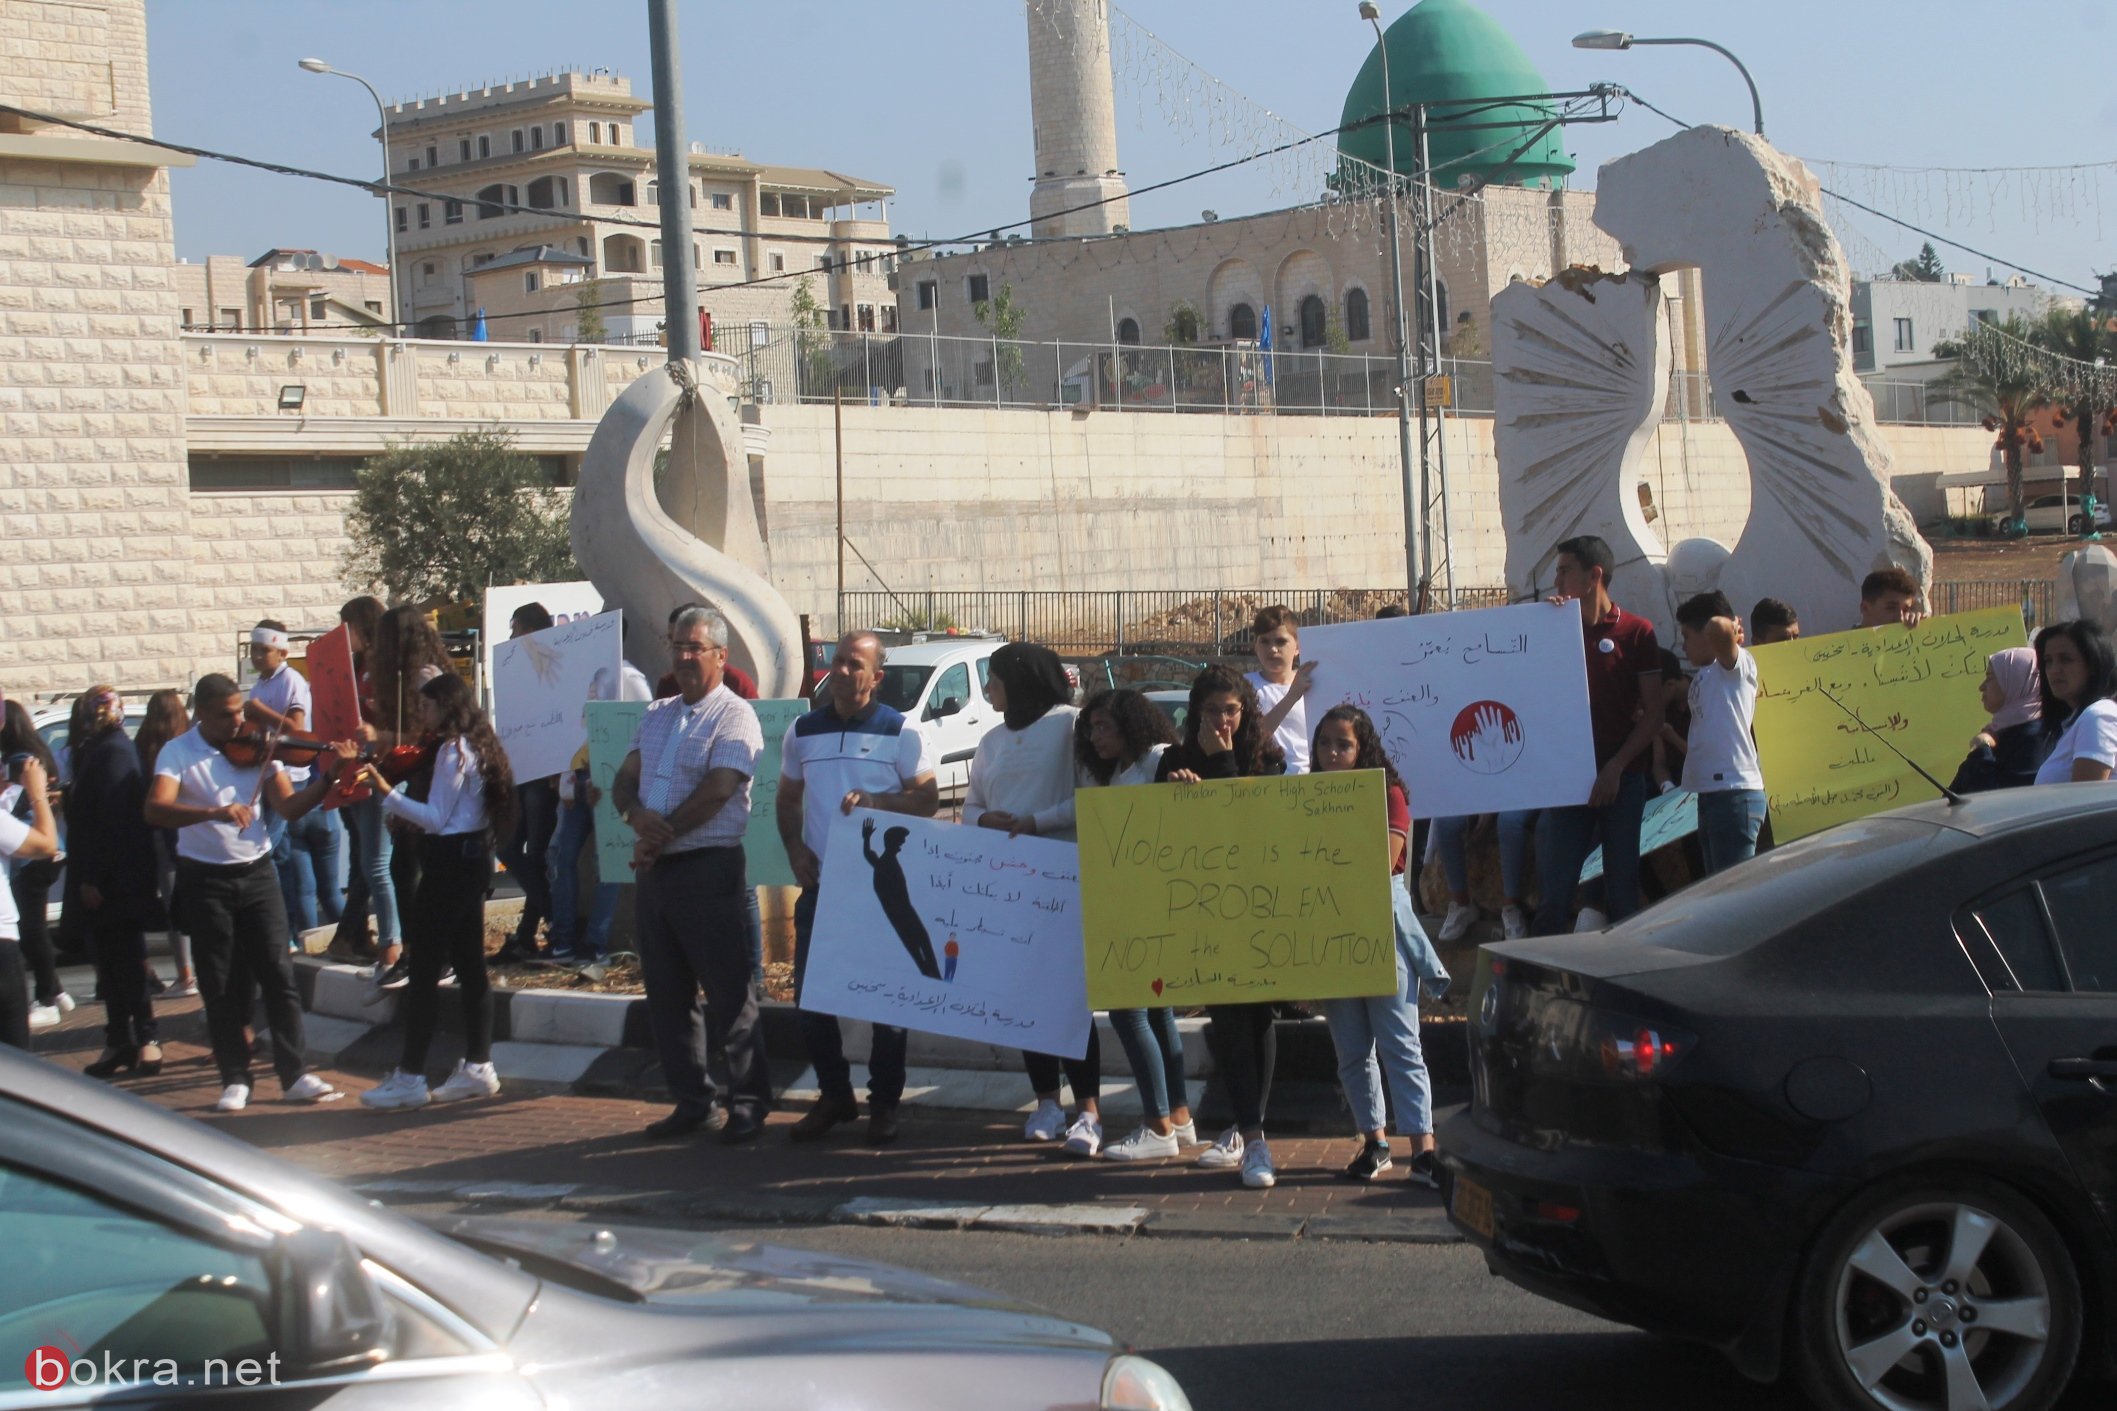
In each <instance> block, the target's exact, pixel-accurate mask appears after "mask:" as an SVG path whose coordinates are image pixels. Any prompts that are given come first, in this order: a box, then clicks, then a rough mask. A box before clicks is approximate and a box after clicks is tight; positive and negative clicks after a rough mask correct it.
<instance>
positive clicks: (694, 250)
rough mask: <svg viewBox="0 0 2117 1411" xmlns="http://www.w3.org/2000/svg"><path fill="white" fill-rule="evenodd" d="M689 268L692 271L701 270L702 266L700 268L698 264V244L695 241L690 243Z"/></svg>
mask: <svg viewBox="0 0 2117 1411" xmlns="http://www.w3.org/2000/svg"><path fill="white" fill-rule="evenodd" d="M691 268H693V269H699V268H702V266H701V265H700V264H699V258H698V242H697V241H696V240H694V241H692V242H691Z"/></svg>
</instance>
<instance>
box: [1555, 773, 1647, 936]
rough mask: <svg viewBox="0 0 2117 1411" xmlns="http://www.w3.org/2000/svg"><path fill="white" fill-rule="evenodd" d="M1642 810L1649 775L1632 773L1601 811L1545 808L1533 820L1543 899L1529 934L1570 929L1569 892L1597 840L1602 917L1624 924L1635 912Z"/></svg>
mask: <svg viewBox="0 0 2117 1411" xmlns="http://www.w3.org/2000/svg"><path fill="white" fill-rule="evenodd" d="M1646 808H1647V776H1646V775H1644V774H1642V773H1639V772H1638V771H1636V770H1634V771H1627V772H1626V773H1625V774H1623V775H1622V776H1620V777H1619V780H1618V784H1617V797H1616V798H1615V799H1613V800H1611V801H1610V802H1609V803H1607V804H1604V805H1603V806H1602V807H1601V808H1593V807H1590V806H1589V805H1587V804H1578V805H1575V806H1573V807H1570V808H1547V809H1545V810H1544V813H1543V817H1541V818H1539V819H1537V821H1536V885H1537V889H1538V890H1539V891H1540V892H1541V893H1542V894H1543V895H1542V897H1541V899H1540V900H1539V901H1538V902H1537V904H1536V920H1535V922H1534V923H1533V924H1532V925H1531V926H1530V933H1531V934H1532V935H1538V936H1560V935H1564V934H1565V933H1566V932H1568V931H1570V930H1572V929H1573V893H1574V892H1575V891H1576V890H1578V889H1579V887H1580V869H1581V867H1582V866H1583V865H1584V864H1585V863H1586V862H1587V860H1588V854H1589V853H1591V852H1593V851H1595V844H1596V841H1597V839H1598V838H1599V839H1600V840H1601V842H1602V876H1603V889H1604V893H1605V895H1606V897H1607V898H1608V905H1607V906H1606V907H1605V913H1606V914H1607V915H1608V916H1609V918H1610V919H1611V920H1612V921H1622V920H1624V918H1626V917H1627V916H1630V915H1631V914H1632V913H1633V912H1635V911H1637V910H1639V820H1640V816H1641V815H1642V814H1644V813H1645V812H1646Z"/></svg>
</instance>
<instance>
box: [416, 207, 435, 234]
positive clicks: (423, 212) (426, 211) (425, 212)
mask: <svg viewBox="0 0 2117 1411" xmlns="http://www.w3.org/2000/svg"><path fill="white" fill-rule="evenodd" d="M433 223H434V208H433V207H432V206H430V205H428V204H427V203H426V202H424V201H421V202H420V203H419V228H420V229H421V230H426V229H428V228H429V227H431V226H432V225H433Z"/></svg>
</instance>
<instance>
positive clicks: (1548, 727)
mask: <svg viewBox="0 0 2117 1411" xmlns="http://www.w3.org/2000/svg"><path fill="white" fill-rule="evenodd" d="M1301 657H1302V660H1304V661H1313V662H1316V663H1318V665H1317V667H1316V675H1315V683H1314V685H1313V687H1312V688H1311V689H1310V691H1309V694H1308V697H1307V700H1306V702H1305V708H1306V710H1307V713H1308V722H1309V726H1310V728H1311V729H1313V728H1314V727H1315V725H1316V722H1317V721H1319V720H1321V719H1322V718H1323V713H1324V712H1325V711H1327V710H1329V709H1330V708H1331V707H1332V706H1335V705H1341V704H1346V703H1350V704H1352V705H1356V706H1358V707H1360V708H1361V709H1362V710H1364V711H1366V712H1367V714H1368V716H1369V717H1370V718H1371V719H1372V720H1373V721H1374V722H1375V728H1376V729H1377V730H1379V731H1380V732H1381V734H1382V741H1383V745H1384V747H1385V748H1386V749H1387V750H1388V751H1389V758H1390V762H1391V763H1392V764H1394V765H1396V767H1397V772H1398V773H1399V774H1401V775H1403V776H1404V782H1405V785H1406V786H1407V787H1408V788H1409V789H1410V791H1411V811H1412V812H1413V813H1414V814H1416V815H1417V816H1418V817H1420V818H1449V817H1453V816H1455V815H1458V814H1471V813H1493V812H1497V811H1499V810H1503V809H1521V808H1551V807H1556V806H1559V805H1563V804H1583V803H1586V802H1587V801H1588V792H1589V790H1591V789H1592V788H1593V787H1594V786H1595V732H1594V729H1593V727H1592V725H1591V723H1590V721H1589V719H1588V665H1587V656H1586V654H1585V651H1584V649H1583V646H1582V639H1581V626H1580V609H1579V608H1578V607H1576V606H1573V605H1571V604H1567V605H1565V606H1559V607H1554V606H1553V605H1551V604H1549V603H1523V604H1521V605H1519V606H1517V607H1505V608H1481V609H1479V610H1477V611H1475V612H1441V613H1429V614H1427V615H1425V616H1423V617H1388V618H1381V619H1378V620H1376V621H1373V622H1349V623H1344V624H1341V625H1338V626H1334V627H1311V628H1308V629H1307V630H1305V631H1304V632H1302V634H1301Z"/></svg>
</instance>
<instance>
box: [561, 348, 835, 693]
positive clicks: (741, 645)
mask: <svg viewBox="0 0 2117 1411" xmlns="http://www.w3.org/2000/svg"><path fill="white" fill-rule="evenodd" d="M708 375H709V374H708V373H707V372H706V370H705V369H704V368H703V367H702V365H701V364H698V363H685V362H676V363H670V364H668V365H667V366H666V367H664V368H660V369H657V370H655V371H653V372H649V373H647V374H644V375H643V376H641V377H640V378H638V379H637V380H636V381H634V382H633V384H632V385H631V386H630V387H627V388H626V389H625V391H624V392H623V393H622V394H621V395H620V396H619V397H618V399H617V400H616V401H615V402H613V403H611V406H610V410H609V411H607V412H605V413H604V414H603V419H602V421H601V422H600V423H598V424H597V426H596V429H595V435H594V436H593V437H592V438H590V440H589V442H588V451H587V454H586V455H585V456H583V457H582V459H581V483H580V485H579V486H578V487H577V488H576V489H575V490H574V495H573V553H574V557H575V558H576V559H578V560H579V561H580V564H581V568H582V569H583V571H585V572H586V573H587V575H588V577H589V578H590V579H591V580H592V581H593V582H594V583H595V586H596V588H597V590H598V591H600V592H601V593H602V595H603V602H604V604H605V605H606V606H609V607H618V608H622V609H624V613H625V623H626V627H627V630H628V633H629V634H630V641H631V650H632V652H633V653H634V654H635V656H638V655H641V654H643V653H644V651H645V649H644V648H643V647H642V646H641V645H640V643H641V641H642V636H641V634H642V632H644V633H645V634H646V637H645V640H647V641H659V640H661V637H662V629H663V624H664V623H665V622H666V621H667V620H668V617H669V614H670V613H671V612H672V611H673V610H674V609H675V608H676V607H677V606H678V605H679V604H681V603H686V602H703V603H706V604H708V605H710V606H712V607H715V608H718V609H719V610H720V612H721V614H722V616H724V617H726V618H727V620H728V659H729V660H730V661H731V662H733V663H734V664H735V665H737V666H740V667H742V668H743V669H745V670H747V671H748V672H750V674H751V675H753V676H755V677H756V678H757V689H758V693H759V694H760V695H761V696H763V697H765V698H767V699H772V698H786V697H792V696H799V695H800V694H801V693H802V691H801V688H802V683H803V678H804V676H805V674H806V672H807V661H806V659H805V655H804V650H803V644H802V637H801V622H800V619H799V618H798V617H797V616H796V615H795V613H794V610H793V609H792V608H791V607H789V606H788V605H787V602H786V599H784V598H782V597H781V596H780V595H779V592H778V590H777V589H775V588H774V587H773V586H772V584H771V581H770V579H769V578H768V577H767V574H768V573H769V572H770V562H769V558H768V555H767V552H766V549H765V543H764V536H763V535H762V534H760V533H759V532H758V528H757V513H756V510H755V508H754V507H753V505H752V504H751V501H750V490H749V476H748V474H747V472H746V470H745V469H744V468H745V467H746V466H747V464H748V461H747V458H746V457H745V455H744V454H743V449H742V439H741V433H740V431H739V430H738V429H737V428H736V426H735V424H734V422H733V420H732V418H731V417H730V416H729V414H728V411H727V399H726V396H725V394H724V393H722V392H721V391H720V390H719V389H718V388H717V387H715V386H713V385H712V384H710V383H708V384H707V385H705V386H701V385H700V382H701V379H702V378H704V377H706V376H708ZM664 431H668V432H669V433H670V441H669V456H668V462H667V465H666V466H665V467H664V468H663V470H662V473H661V476H660V481H661V483H660V485H659V486H657V484H656V478H657V477H656V474H655V458H656V452H657V450H658V449H659V448H660V445H661V438H662V433H663V432H664ZM672 510H673V511H674V513H672ZM650 674H651V673H650Z"/></svg>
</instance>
